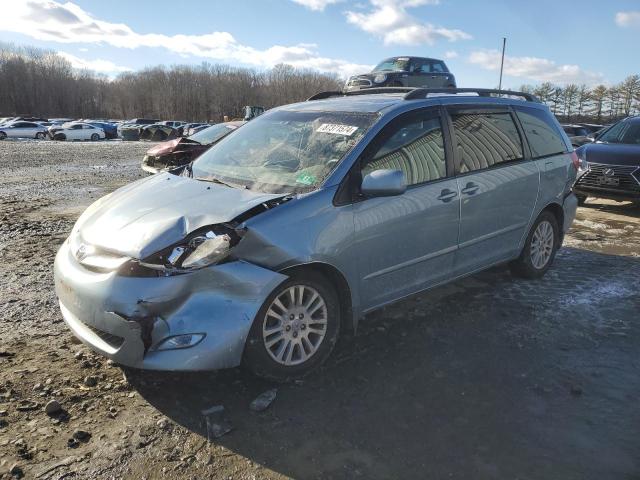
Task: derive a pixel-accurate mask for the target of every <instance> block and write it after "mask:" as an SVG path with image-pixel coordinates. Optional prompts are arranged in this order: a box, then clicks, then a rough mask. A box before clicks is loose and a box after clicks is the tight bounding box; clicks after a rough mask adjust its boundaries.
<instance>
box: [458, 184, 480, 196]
mask: <svg viewBox="0 0 640 480" xmlns="http://www.w3.org/2000/svg"><path fill="white" fill-rule="evenodd" d="M479 188H480V185H478V184H476V183H473V182H469V183H467V185H466V186H465V187H464V188H463V189H462V190H461V192H462V193H465V194H467V195H473V194H474V193H476V192H477V191H478V189H479Z"/></svg>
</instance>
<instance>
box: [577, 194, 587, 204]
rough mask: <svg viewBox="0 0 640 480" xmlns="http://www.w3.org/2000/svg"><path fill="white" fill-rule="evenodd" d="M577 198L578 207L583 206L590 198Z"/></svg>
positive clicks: (580, 196)
mask: <svg viewBox="0 0 640 480" xmlns="http://www.w3.org/2000/svg"><path fill="white" fill-rule="evenodd" d="M576 198H577V199H578V205H579V206H583V205H584V204H585V202H586V201H587V198H589V197H587V196H586V195H576Z"/></svg>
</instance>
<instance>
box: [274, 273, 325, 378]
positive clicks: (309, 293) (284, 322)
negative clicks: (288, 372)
mask: <svg viewBox="0 0 640 480" xmlns="http://www.w3.org/2000/svg"><path fill="white" fill-rule="evenodd" d="M326 332H327V305H326V303H325V300H324V299H323V298H322V296H321V295H320V293H318V291H317V290H316V289H314V288H312V287H310V286H308V285H293V286H290V287H288V288H287V289H286V290H284V291H282V292H281V293H280V294H279V295H278V296H277V297H276V298H275V299H274V300H273V302H271V305H270V306H269V308H268V309H267V313H266V314H265V317H264V320H263V323H262V338H263V341H264V346H265V348H266V349H267V352H268V353H269V356H271V358H272V359H273V360H275V361H276V362H277V363H279V364H281V365H286V366H291V365H299V364H301V363H304V362H306V361H307V360H309V359H310V358H311V357H312V356H313V355H315V354H316V353H317V351H318V349H319V348H320V345H321V343H322V341H323V340H324V337H325V335H326Z"/></svg>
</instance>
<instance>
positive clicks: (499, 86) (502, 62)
mask: <svg viewBox="0 0 640 480" xmlns="http://www.w3.org/2000/svg"><path fill="white" fill-rule="evenodd" d="M506 47H507V37H502V60H500V83H498V90H502V71H503V70H504V50H505V48H506Z"/></svg>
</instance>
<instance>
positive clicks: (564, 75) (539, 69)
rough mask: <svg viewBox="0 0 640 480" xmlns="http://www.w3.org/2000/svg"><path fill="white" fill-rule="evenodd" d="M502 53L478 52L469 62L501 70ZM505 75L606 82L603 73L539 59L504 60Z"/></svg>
mask: <svg viewBox="0 0 640 480" xmlns="http://www.w3.org/2000/svg"><path fill="white" fill-rule="evenodd" d="M500 57H501V53H500V52H499V51H498V50H476V51H474V52H472V53H471V54H470V55H469V58H468V61H469V62H470V63H472V64H473V65H477V66H479V67H480V68H484V69H485V70H493V71H496V72H498V71H499V70H500ZM504 73H505V75H510V76H512V77H519V78H527V79H530V80H535V81H538V82H553V83H586V84H597V83H602V82H603V81H604V77H603V75H602V74H601V73H594V72H587V71H584V70H582V69H581V68H580V67H579V66H578V65H558V64H557V63H556V62H554V61H553V60H548V59H546V58H539V57H511V56H505V58H504Z"/></svg>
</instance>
